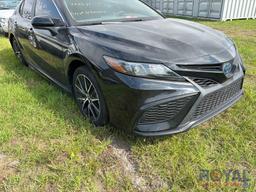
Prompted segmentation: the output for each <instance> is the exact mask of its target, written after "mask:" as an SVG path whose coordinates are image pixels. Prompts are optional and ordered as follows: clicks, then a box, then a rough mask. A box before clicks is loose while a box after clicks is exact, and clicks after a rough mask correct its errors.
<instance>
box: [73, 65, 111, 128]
mask: <svg viewBox="0 0 256 192" xmlns="http://www.w3.org/2000/svg"><path fill="white" fill-rule="evenodd" d="M72 88H73V94H74V97H75V100H76V103H77V105H78V107H79V109H80V111H81V113H82V114H83V116H84V117H86V118H88V119H89V121H90V122H91V123H93V124H94V125H95V126H104V125H106V124H107V123H108V112H107V107H106V102H105V99H104V97H103V94H102V91H101V89H100V86H99V84H98V82H97V80H96V78H95V77H94V75H93V73H92V72H91V71H90V70H89V69H88V68H87V67H86V66H82V67H79V68H77V69H76V71H75V72H74V75H73V82H72Z"/></svg>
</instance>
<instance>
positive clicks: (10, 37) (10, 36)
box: [9, 33, 15, 45]
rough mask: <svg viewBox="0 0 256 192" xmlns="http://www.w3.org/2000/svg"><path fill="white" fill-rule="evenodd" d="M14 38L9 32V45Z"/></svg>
mask: <svg viewBox="0 0 256 192" xmlns="http://www.w3.org/2000/svg"><path fill="white" fill-rule="evenodd" d="M14 38H15V37H14V35H13V34H12V33H10V35H9V41H10V43H11V45H12V41H13V39H14Z"/></svg>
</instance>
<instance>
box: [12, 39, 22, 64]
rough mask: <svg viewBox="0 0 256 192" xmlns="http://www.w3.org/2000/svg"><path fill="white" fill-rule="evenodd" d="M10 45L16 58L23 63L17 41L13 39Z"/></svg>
mask: <svg viewBox="0 0 256 192" xmlns="http://www.w3.org/2000/svg"><path fill="white" fill-rule="evenodd" d="M12 45H13V50H14V53H15V55H16V57H17V58H18V60H19V61H20V62H21V63H23V62H24V61H23V56H22V53H21V50H20V48H19V45H18V43H17V41H16V40H15V39H14V40H13V43H12Z"/></svg>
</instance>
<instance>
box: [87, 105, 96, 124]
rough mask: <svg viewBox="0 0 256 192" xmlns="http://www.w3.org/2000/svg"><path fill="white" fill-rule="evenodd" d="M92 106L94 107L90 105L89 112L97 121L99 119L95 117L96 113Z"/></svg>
mask: <svg viewBox="0 0 256 192" xmlns="http://www.w3.org/2000/svg"><path fill="white" fill-rule="evenodd" d="M91 106H92V105H89V106H88V108H89V111H90V112H91V113H92V116H93V118H94V120H96V119H97V118H96V115H95V113H94V111H93V109H92V107H91Z"/></svg>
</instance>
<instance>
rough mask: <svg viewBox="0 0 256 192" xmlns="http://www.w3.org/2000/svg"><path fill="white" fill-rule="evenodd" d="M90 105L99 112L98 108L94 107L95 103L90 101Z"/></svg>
mask: <svg viewBox="0 0 256 192" xmlns="http://www.w3.org/2000/svg"><path fill="white" fill-rule="evenodd" d="M91 106H93V108H94V109H95V110H96V111H97V112H98V113H99V112H100V110H99V109H98V108H97V107H96V105H95V104H94V103H91Z"/></svg>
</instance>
